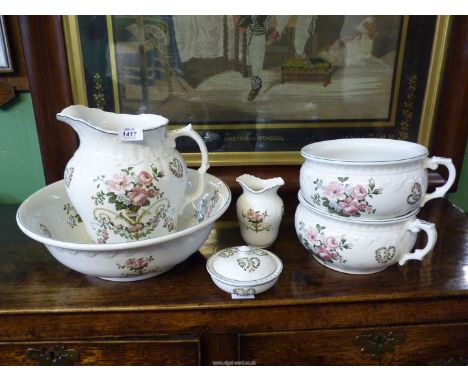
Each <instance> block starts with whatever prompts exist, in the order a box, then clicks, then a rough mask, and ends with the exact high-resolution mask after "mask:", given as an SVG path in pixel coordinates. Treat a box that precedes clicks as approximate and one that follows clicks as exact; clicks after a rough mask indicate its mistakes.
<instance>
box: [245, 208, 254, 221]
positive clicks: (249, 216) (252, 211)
mask: <svg viewBox="0 0 468 382" xmlns="http://www.w3.org/2000/svg"><path fill="white" fill-rule="evenodd" d="M245 216H247V217H248V218H250V219H252V218H253V217H254V216H255V212H254V210H253V209H249V210H248V211H247V213H246V214H245Z"/></svg>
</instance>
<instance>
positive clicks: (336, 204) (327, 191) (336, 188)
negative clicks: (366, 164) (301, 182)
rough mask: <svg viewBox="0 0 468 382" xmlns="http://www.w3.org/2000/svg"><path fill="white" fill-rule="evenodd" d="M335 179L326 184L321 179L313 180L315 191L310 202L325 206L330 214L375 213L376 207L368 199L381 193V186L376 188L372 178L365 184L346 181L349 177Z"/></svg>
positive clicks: (348, 215)
mask: <svg viewBox="0 0 468 382" xmlns="http://www.w3.org/2000/svg"><path fill="white" fill-rule="evenodd" d="M337 179H338V180H337V181H336V180H333V181H331V182H329V183H328V184H327V185H323V181H322V180H321V179H316V180H314V182H313V184H314V185H315V191H316V192H315V193H314V194H313V195H312V202H313V203H314V204H316V205H318V206H320V205H321V206H324V207H326V208H327V209H328V212H329V213H331V214H336V215H339V216H344V217H350V216H356V217H357V216H361V214H369V215H372V214H374V213H375V211H376V209H375V208H374V207H373V206H372V204H370V202H369V199H372V198H373V197H374V196H377V195H380V194H382V192H383V188H376V186H375V181H374V180H373V179H372V178H371V179H369V183H368V184H367V185H366V186H364V185H361V184H356V185H354V184H352V183H348V180H349V177H338V178H337Z"/></svg>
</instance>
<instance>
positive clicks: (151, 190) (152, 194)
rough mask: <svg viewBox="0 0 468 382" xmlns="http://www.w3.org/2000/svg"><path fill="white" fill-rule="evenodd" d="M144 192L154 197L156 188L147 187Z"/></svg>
mask: <svg viewBox="0 0 468 382" xmlns="http://www.w3.org/2000/svg"><path fill="white" fill-rule="evenodd" d="M146 193H147V194H148V197H150V198H154V196H155V195H156V190H155V189H154V188H149V189H147V190H146Z"/></svg>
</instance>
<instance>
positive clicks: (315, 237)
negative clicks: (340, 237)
mask: <svg viewBox="0 0 468 382" xmlns="http://www.w3.org/2000/svg"><path fill="white" fill-rule="evenodd" d="M304 233H305V236H306V239H307V241H309V242H310V243H312V244H319V243H320V234H319V233H318V231H317V230H316V229H315V228H314V227H311V228H308V229H306V230H304Z"/></svg>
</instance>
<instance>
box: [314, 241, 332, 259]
mask: <svg viewBox="0 0 468 382" xmlns="http://www.w3.org/2000/svg"><path fill="white" fill-rule="evenodd" d="M315 250H316V252H317V254H318V255H319V256H320V258H321V259H322V260H325V261H327V260H332V258H333V255H332V253H331V252H330V251H329V250H328V249H327V248H326V247H325V246H324V245H320V246H318V247H317V248H316V249H315Z"/></svg>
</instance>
